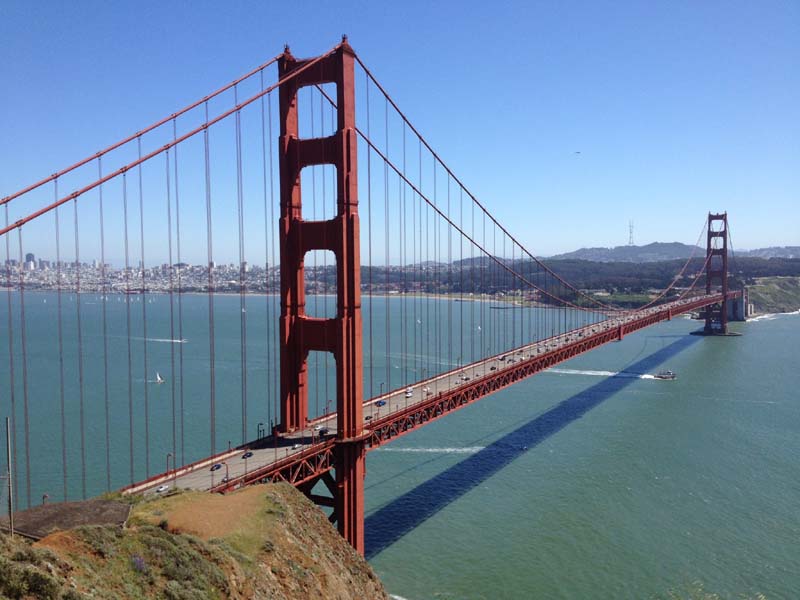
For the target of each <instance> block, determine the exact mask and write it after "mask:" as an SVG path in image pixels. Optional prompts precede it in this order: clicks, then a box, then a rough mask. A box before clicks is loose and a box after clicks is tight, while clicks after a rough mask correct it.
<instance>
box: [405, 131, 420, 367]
mask: <svg viewBox="0 0 800 600" xmlns="http://www.w3.org/2000/svg"><path fill="white" fill-rule="evenodd" d="M403 126H404V127H405V121H404V122H403ZM403 138H404V139H405V133H403ZM420 183H421V182H420ZM411 198H412V200H411V265H412V268H413V269H414V272H415V274H416V275H417V276H416V277H414V280H415V281H414V282H413V285H414V292H413V295H412V297H411V307H412V319H413V320H412V322H411V327H412V329H413V330H414V350H413V352H414V375H415V377H416V379H419V377H420V373H419V347H418V346H417V330H418V329H419V327H418V326H417V324H418V321H417V319H418V317H417V305H418V304H419V276H418V272H417V271H418V269H419V267H418V266H417V205H416V202H415V200H416V199H417V194H416V192H414V194H413V195H412V197H411Z"/></svg>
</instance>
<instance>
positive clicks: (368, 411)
mask: <svg viewBox="0 0 800 600" xmlns="http://www.w3.org/2000/svg"><path fill="white" fill-rule="evenodd" d="M729 295H730V296H734V295H735V293H731V294H729ZM721 300H722V295H721V294H713V295H708V296H700V297H694V298H691V299H684V300H679V301H675V302H672V303H668V304H662V305H660V306H655V307H652V308H648V309H644V310H641V311H637V312H635V313H627V314H624V315H621V316H618V317H612V318H609V319H607V320H605V321H602V322H600V323H596V324H592V325H587V326H584V327H581V328H578V329H575V330H572V331H569V332H567V333H565V334H560V335H558V336H555V337H551V338H547V339H544V340H541V341H539V342H536V343H533V344H528V345H525V346H521V347H519V348H516V349H513V350H509V351H508V352H505V353H503V354H500V355H496V356H493V357H490V358H487V359H484V360H481V361H478V362H475V363H472V364H469V365H466V366H464V367H460V368H457V369H453V370H452V371H449V372H447V373H443V374H441V375H437V376H435V377H432V378H430V379H426V380H424V381H421V382H418V383H415V384H413V385H411V386H409V387H408V388H401V389H399V390H394V391H391V392H388V393H386V394H383V395H381V396H378V397H375V398H371V399H370V400H367V401H365V402H364V428H365V437H366V444H367V448H368V449H374V448H376V447H378V446H380V445H381V444H384V443H386V442H388V441H390V440H392V439H394V438H397V437H399V436H401V435H403V434H405V433H408V432H409V431H412V430H414V429H417V428H419V427H421V426H423V425H425V424H427V423H428V422H430V421H432V420H434V419H437V418H439V417H441V416H443V415H445V414H447V413H449V412H452V411H453V410H457V409H458V408H461V407H463V406H465V405H466V404H469V403H471V402H474V401H475V400H479V399H480V398H483V397H485V396H487V395H489V394H492V393H494V392H495V391H498V390H500V389H502V388H504V387H507V386H509V385H511V384H513V383H516V382H517V381H520V380H521V379H524V378H526V377H530V376H531V375H534V374H536V373H538V372H540V371H543V370H545V369H548V368H550V367H552V366H554V365H556V364H558V363H560V362H563V361H565V360H568V359H570V358H573V357H575V356H578V355H579V354H583V353H584V352H588V351H589V350H592V349H594V348H597V347H598V346H602V345H604V344H607V343H608V342H612V341H615V340H618V339H621V338H622V337H623V336H624V335H626V334H628V333H633V332H635V331H638V330H639V329H642V328H644V327H648V326H650V325H654V324H656V323H659V322H661V321H666V320H668V319H671V318H672V317H673V316H674V315H678V314H681V313H686V312H689V311H692V310H697V309H698V308H702V307H704V306H707V305H709V304H714V303H716V302H719V301H721ZM409 391H410V394H409V393H408V392H409ZM326 430H327V431H326ZM335 438H336V415H335V414H331V415H327V416H323V417H320V418H318V419H315V420H313V421H311V422H310V423H309V428H308V429H306V430H304V431H299V432H294V433H291V434H286V435H281V436H278V437H268V438H263V439H261V440H257V441H255V442H253V443H251V444H249V445H247V450H248V451H249V452H251V453H252V455H251V456H249V457H248V458H246V459H245V458H243V456H244V453H245V451H246V450H244V449H242V448H239V449H235V450H231V451H229V452H224V453H221V454H218V455H216V456H213V457H209V458H206V459H204V460H201V461H198V462H196V463H193V464H191V465H187V466H185V467H181V468H179V469H177V470H175V471H170V472H169V473H162V474H160V475H157V476H155V477H152V478H150V479H148V480H146V481H143V482H141V483H137V484H134V485H132V486H129V487H128V488H126V489H125V490H123V491H124V492H126V493H137V492H144V493H149V492H154V491H155V490H156V489H157V488H158V487H159V486H162V485H167V486H170V487H175V486H177V487H180V488H190V489H199V490H211V491H217V492H224V491H228V490H231V489H234V488H237V487H240V486H241V485H247V484H250V483H255V482H259V481H288V482H290V483H292V484H294V485H298V486H300V485H302V484H304V483H307V482H311V481H314V480H316V479H317V478H318V477H319V476H320V475H321V474H323V473H325V472H326V471H328V470H330V469H332V468H333V464H334V452H333V448H334V445H335V443H336V439H335ZM218 463H219V464H221V465H222V466H221V467H220V468H218V469H217V470H214V471H212V470H210V469H211V466H212V465H214V464H218Z"/></svg>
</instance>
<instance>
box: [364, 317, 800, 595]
mask: <svg viewBox="0 0 800 600" xmlns="http://www.w3.org/2000/svg"><path fill="white" fill-rule="evenodd" d="M694 329H696V324H694V323H692V322H690V321H688V320H683V319H680V320H676V321H673V322H669V323H665V324H662V325H659V326H655V327H652V328H650V329H648V330H645V331H643V332H640V333H638V334H635V335H632V336H629V337H627V338H626V339H625V340H623V341H622V342H621V343H616V344H611V345H608V346H605V347H603V348H600V349H598V350H595V351H593V352H591V353H589V354H587V355H584V356H581V357H579V358H576V359H574V360H572V361H570V362H569V363H565V364H564V365H561V367H563V370H572V371H577V372H572V373H561V374H552V373H544V374H541V375H539V376H536V377H534V378H532V379H530V380H528V381H526V382H523V383H521V384H518V385H516V386H514V387H512V388H510V389H508V390H506V391H503V392H501V393H498V394H496V395H494V396H492V397H490V398H487V399H485V400H483V401H481V402H479V403H477V404H476V405H474V406H470V407H467V408H465V409H463V410H461V411H459V412H458V413H456V414H454V415H452V416H450V417H448V418H447V419H444V420H441V421H438V422H436V423H433V424H431V425H429V426H427V427H425V428H423V429H422V430H420V431H419V432H416V433H414V434H411V435H409V436H407V437H405V438H403V439H401V440H398V441H396V442H395V443H393V444H392V445H391V446H388V447H387V448H386V449H385V450H378V451H376V452H373V453H371V454H370V455H369V459H368V477H367V481H366V487H367V493H366V506H367V513H368V517H367V527H368V529H367V533H368V537H369V532H370V530H369V528H370V526H371V527H373V528H376V527H377V528H380V529H381V531H382V534H380V535H378V536H375V537H373V538H370V539H371V544H372V552H371V554H372V556H371V563H372V564H373V566H374V567H375V569H376V571H377V572H378V574H379V575H380V577H381V579H382V580H383V581H384V582H385V583H386V585H387V587H388V589H389V590H390V591H391V592H392V593H393V594H395V595H397V596H399V597H403V598H408V599H412V600H422V599H428V598H431V599H433V598H437V599H438V598H452V599H462V598H463V599H483V598H486V599H492V598H662V597H669V593H670V592H672V593H675V594H676V597H681V598H684V597H697V598H705V597H707V596H706V594H711V593H714V594H718V597H720V598H740V597H754V596H755V595H756V594H758V593H762V594H764V595H766V597H767V598H797V597H800V483H798V475H799V474H800V471H798V456H800V436H798V432H800V396H799V395H798V393H797V390H798V388H800V373H799V370H798V367H800V364H798V358H797V352H798V341H797V340H798V339H799V338H800V316H798V315H780V316H777V317H775V318H774V319H772V320H761V321H757V322H751V323H746V324H745V323H737V324H735V325H734V326H733V329H734V330H737V331H741V332H742V333H743V334H744V335H743V336H742V337H735V338H733V337H731V338H701V337H696V336H689V335H688V333H689V332H690V331H691V330H694ZM643 367H645V368H643ZM659 368H662V369H663V368H669V369H672V370H673V371H676V372H677V373H678V379H677V380H676V381H659V380H652V379H638V378H635V377H631V376H626V375H627V373H630V372H634V373H641V372H648V371H649V372H655V371H657V370H658V369H659ZM585 370H590V371H602V370H605V371H612V372H619V371H622V372H623V375H622V376H617V377H612V378H608V377H603V376H598V375H583V374H580V373H579V371H585ZM409 512H415V513H416V514H415V517H414V518H412V519H410V520H409V519H405V520H407V521H410V522H405V521H404V515H408V514H409ZM398 522H399V525H398ZM381 537H383V538H384V539H386V538H387V537H388V538H390V539H394V538H395V537H396V538H397V541H394V543H391V544H389V545H387V546H386V547H385V548H383V546H384V545H385V542H381V540H380V539H376V538H381ZM376 549H377V550H379V551H378V552H377V553H376ZM715 597H716V596H715Z"/></svg>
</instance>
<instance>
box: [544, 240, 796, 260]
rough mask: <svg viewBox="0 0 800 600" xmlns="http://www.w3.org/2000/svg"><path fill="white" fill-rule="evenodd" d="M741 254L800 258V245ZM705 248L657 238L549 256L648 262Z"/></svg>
mask: <svg viewBox="0 0 800 600" xmlns="http://www.w3.org/2000/svg"><path fill="white" fill-rule="evenodd" d="M734 254H735V256H737V257H741V258H745V257H747V258H765V259H770V258H800V246H773V247H770V248H756V249H755V250H738V249H737V250H735V251H734ZM704 255H705V248H696V247H694V246H689V245H687V244H682V243H680V242H671V243H663V242H654V243H652V244H646V245H644V246H616V247H614V248H581V249H579V250H575V251H573V252H567V253H565V254H557V255H556V256H551V257H549V258H548V259H547V260H588V261H593V262H620V263H648V262H661V261H668V260H679V259H683V260H685V259H687V258H689V257H690V256H704Z"/></svg>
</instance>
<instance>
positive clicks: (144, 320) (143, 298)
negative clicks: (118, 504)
mask: <svg viewBox="0 0 800 600" xmlns="http://www.w3.org/2000/svg"><path fill="white" fill-rule="evenodd" d="M136 145H137V147H138V151H139V158H140V159H141V158H142V136H138V137H137V138H136ZM137 173H138V176H139V245H140V252H141V260H140V264H139V269H140V270H141V274H142V289H141V296H140V297H139V299H140V300H141V303H142V338H143V341H142V350H143V357H144V457H145V458H144V472H145V476H146V477H150V398H149V393H148V389H147V388H148V385H147V375H148V373H147V368H148V367H147V296H146V293H147V284H146V281H145V274H146V269H145V264H144V189H143V185H142V165H141V164H139V166H138V168H137Z"/></svg>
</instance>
